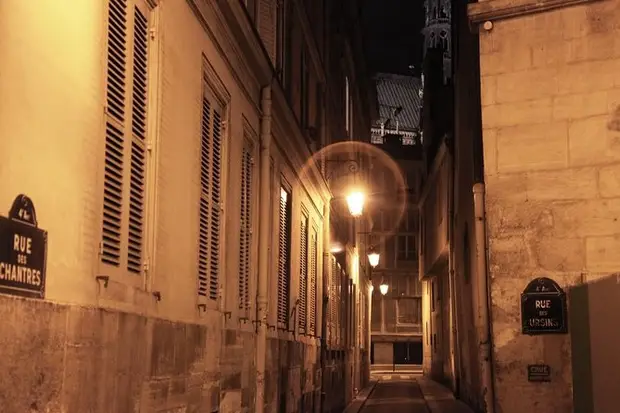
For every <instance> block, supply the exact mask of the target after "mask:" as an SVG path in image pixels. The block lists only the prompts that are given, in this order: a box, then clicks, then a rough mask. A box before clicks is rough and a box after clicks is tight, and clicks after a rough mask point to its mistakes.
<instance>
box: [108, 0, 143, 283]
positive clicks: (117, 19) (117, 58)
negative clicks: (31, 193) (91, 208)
mask: <svg viewBox="0 0 620 413" xmlns="http://www.w3.org/2000/svg"><path fill="white" fill-rule="evenodd" d="M149 15H150V10H149V8H148V6H147V5H146V4H145V3H144V2H142V1H128V0H109V2H108V21H107V76H106V110H105V112H106V119H105V161H104V182H103V191H104V193H103V217H102V239H101V251H100V253H101V262H102V263H104V264H108V265H112V266H114V267H117V268H118V269H119V270H122V269H123V268H126V270H127V271H128V272H129V273H135V274H139V273H141V272H142V267H143V262H144V214H145V210H146V205H145V191H146V162H147V159H146V144H147V142H146V141H147V123H148V122H147V93H148V67H149V63H148V55H149V52H148V47H149V44H148V43H149V42H148V39H149V38H148V30H149V21H148V19H149Z"/></svg>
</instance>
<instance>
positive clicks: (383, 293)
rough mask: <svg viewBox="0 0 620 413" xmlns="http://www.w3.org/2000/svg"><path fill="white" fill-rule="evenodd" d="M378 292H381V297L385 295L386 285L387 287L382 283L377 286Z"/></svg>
mask: <svg viewBox="0 0 620 413" xmlns="http://www.w3.org/2000/svg"><path fill="white" fill-rule="evenodd" d="M379 290H381V294H382V295H386V294H387V292H388V285H387V284H386V283H382V284H381V285H380V286H379Z"/></svg>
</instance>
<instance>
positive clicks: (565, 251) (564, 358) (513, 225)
mask: <svg viewBox="0 0 620 413" xmlns="http://www.w3.org/2000/svg"><path fill="white" fill-rule="evenodd" d="M485 3H486V5H485V6H484V7H486V9H485V10H486V12H488V14H489V16H492V15H493V13H495V14H496V15H498V16H499V15H500V14H501V13H502V12H503V11H502V7H503V6H501V4H500V2H499V1H497V0H491V1H488V2H485ZM513 3H518V4H512V5H511V7H513V8H512V9H511V10H517V8H518V7H517V6H519V5H520V4H521V3H527V0H521V1H517V2H513ZM619 6H620V3H619V2H618V1H616V0H606V1H598V2H590V1H583V2H582V4H580V5H576V6H571V7H558V8H554V9H551V10H547V11H544V12H541V13H536V14H522V15H515V16H512V17H511V18H507V19H498V20H494V21H493V28H492V29H491V30H490V31H485V30H483V29H482V27H481V28H480V50H481V55H480V67H481V96H482V118H483V129H484V131H483V143H484V160H485V183H486V190H487V198H486V208H487V219H488V245H489V272H490V277H491V300H492V323H493V325H492V330H493V345H494V355H493V356H494V370H495V371H494V373H495V389H496V411H497V412H498V413H513V412H514V413H517V412H522V411H532V410H535V409H536V408H537V407H538V408H540V406H544V410H545V411H550V412H551V411H554V412H568V411H573V409H575V410H574V411H579V412H580V413H581V412H583V413H587V412H612V411H616V410H615V409H616V407H615V405H614V404H613V401H612V400H611V399H612V396H610V395H609V394H606V393H605V392H604V391H603V389H604V388H606V387H605V386H604V385H599V384H600V383H601V380H602V378H603V377H605V381H609V382H615V383H617V382H618V381H620V373H619V370H618V369H617V368H612V367H608V366H606V365H605V363H602V362H597V361H600V359H601V357H602V356H597V355H594V350H592V352H591V353H590V350H588V349H589V348H591V349H594V348H598V347H600V346H601V345H603V343H614V344H613V346H616V348H617V346H618V345H619V344H620V335H619V334H616V333H615V332H610V331H608V329H607V331H605V330H606V329H605V328H604V324H605V323H607V324H606V325H609V324H608V323H615V324H617V323H618V322H620V318H619V317H620V316H618V314H617V312H615V313H608V314H607V316H608V317H611V318H608V319H607V321H606V322H605V323H604V322H603V321H601V320H599V319H597V318H593V317H592V316H590V317H589V316H588V314H592V313H591V311H592V308H593V307H592V306H593V305H594V304H592V303H593V302H595V301H597V297H598V294H600V293H599V291H600V289H597V288H594V287H593V286H594V284H595V283H596V282H597V280H606V279H608V278H609V277H615V276H613V275H612V274H614V273H615V272H617V271H618V263H619V262H620V258H618V257H619V256H620V255H619V253H618V250H617V245H618V242H617V241H616V240H617V239H618V237H620V224H618V222H620V204H619V202H620V189H619V188H620V186H619V184H618V177H619V176H620V173H619V172H618V171H620V169H619V168H620V128H619V127H618V119H619V116H618V114H619V113H620V101H619V93H620V75H619V73H620V40H619V39H620V7H619ZM480 7H482V6H480ZM489 10H490V11H489ZM475 12H476V11H475V9H474V8H472V9H470V17H471V16H472V13H475ZM542 276H546V277H550V278H552V279H554V280H555V281H557V282H558V283H559V284H560V285H561V286H562V287H563V288H564V289H565V291H566V292H567V294H568V295H569V315H570V319H571V321H572V324H571V325H569V334H568V335H543V336H525V335H523V334H522V333H521V325H520V323H521V319H520V317H521V314H520V304H519V299H520V298H519V297H520V293H521V292H522V290H523V289H524V288H525V286H526V285H527V283H528V282H529V281H530V280H531V279H533V278H535V277H542ZM589 286H592V287H589ZM581 288H585V289H586V290H587V292H586V293H585V296H586V297H588V299H587V300H584V299H580V298H579V297H578V292H579V290H580V289H581ZM607 293H608V294H612V295H613V296H615V297H616V299H617V298H618V297H620V289H618V288H616V287H614V288H611V290H610V291H608V292H607ZM584 331H585V332H586V333H584ZM584 349H585V350H584ZM577 351H579V354H576V352H577ZM584 351H585V352H584ZM603 353H604V354H607V356H609V357H611V358H613V357H614V356H613V354H612V353H611V352H607V351H604V352H603ZM590 360H595V361H590ZM528 364H547V365H549V366H550V367H551V371H552V377H551V382H549V383H544V384H540V383H530V382H528V379H527V365H528ZM577 376H579V377H578V378H577V379H576V377H577ZM597 383H599V384H597ZM577 407H578V408H577Z"/></svg>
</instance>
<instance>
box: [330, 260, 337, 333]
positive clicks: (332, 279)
mask: <svg viewBox="0 0 620 413" xmlns="http://www.w3.org/2000/svg"><path fill="white" fill-rule="evenodd" d="M338 272H339V268H338V262H337V261H336V259H335V258H332V269H331V273H330V280H329V303H330V305H329V319H330V322H331V329H330V331H331V341H332V344H335V343H336V330H337V328H338V320H337V319H336V315H337V308H338V307H337V305H338V303H337V301H336V300H337V299H338V297H337V295H336V291H337V287H336V281H335V280H336V279H337V278H338Z"/></svg>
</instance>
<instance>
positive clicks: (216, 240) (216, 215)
mask: <svg viewBox="0 0 620 413" xmlns="http://www.w3.org/2000/svg"><path fill="white" fill-rule="evenodd" d="M212 165H213V169H212V170H211V179H212V184H211V239H210V255H211V265H210V271H209V298H210V299H212V300H215V299H217V297H218V291H219V278H220V239H221V228H222V223H221V218H222V217H221V214H222V113H221V111H219V110H214V111H213V158H212Z"/></svg>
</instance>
